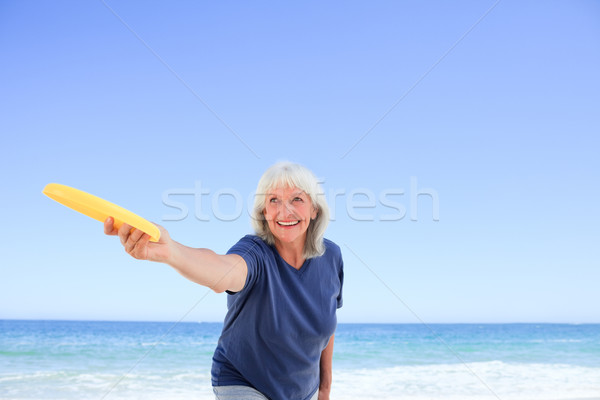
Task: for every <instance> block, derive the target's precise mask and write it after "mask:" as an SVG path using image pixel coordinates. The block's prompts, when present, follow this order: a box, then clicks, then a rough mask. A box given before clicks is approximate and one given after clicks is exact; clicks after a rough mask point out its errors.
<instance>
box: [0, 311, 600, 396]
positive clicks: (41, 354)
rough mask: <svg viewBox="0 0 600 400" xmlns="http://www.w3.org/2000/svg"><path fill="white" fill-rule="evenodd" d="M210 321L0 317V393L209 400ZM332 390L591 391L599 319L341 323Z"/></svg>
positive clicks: (597, 380) (213, 337) (599, 390)
mask: <svg viewBox="0 0 600 400" xmlns="http://www.w3.org/2000/svg"><path fill="white" fill-rule="evenodd" d="M221 326H222V325H221V324H218V323H179V324H174V323H164V322H162V323H155V322H84V321H0V399H98V400H100V399H149V400H153V399H199V400H203V399H213V396H212V390H211V387H210V365H211V357H212V353H213V351H214V348H215V346H216V344H217V340H218V337H219V333H220V330H221ZM334 354H335V355H334V387H333V390H332V396H331V397H332V399H335V400H353V399H410V400H425V399H449V400H454V399H457V400H458V399H466V400H488V399H490V400H498V399H501V400H537V399H539V400H562V399H600V325H588V324H585V325H562V324H489V325H488V324H483V325H478V324H456V325H451V324H433V325H428V326H425V325H419V324H340V325H339V326H338V329H337V332H336V341H335V353H334Z"/></svg>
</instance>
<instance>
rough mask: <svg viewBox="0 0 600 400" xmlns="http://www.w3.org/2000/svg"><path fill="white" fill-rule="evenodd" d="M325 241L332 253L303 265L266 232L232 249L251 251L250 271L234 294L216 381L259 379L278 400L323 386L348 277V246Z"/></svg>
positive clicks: (296, 398)
mask: <svg viewBox="0 0 600 400" xmlns="http://www.w3.org/2000/svg"><path fill="white" fill-rule="evenodd" d="M324 243H325V248H326V251H325V254H323V255H322V256H320V257H315V258H311V259H308V260H306V261H305V262H304V264H303V265H302V267H301V268H300V269H299V270H297V269H295V268H294V267H292V266H291V265H289V264H288V263H287V262H285V261H284V260H283V258H282V257H281V256H280V255H279V253H278V252H277V250H276V249H275V247H274V246H270V245H268V244H267V243H266V242H264V241H263V240H262V239H261V238H259V237H258V236H253V235H247V236H245V237H243V238H242V239H241V240H240V241H239V242H238V243H237V244H235V245H234V246H233V247H232V248H231V249H230V250H229V251H228V252H227V254H232V253H233V254H239V255H240V256H242V257H243V258H244V260H245V261H246V264H247V265H248V277H247V278H246V284H245V286H244V288H243V289H242V290H241V291H240V292H238V293H233V294H229V295H228V297H227V308H228V311H227V315H226V316H225V323H224V326H223V332H222V333H221V337H220V338H219V344H218V345H217V349H216V350H215V354H214V357H213V366H212V384H213V386H231V385H245V386H252V387H254V388H255V389H257V390H258V391H260V392H261V393H263V394H264V395H265V396H267V397H268V398H270V399H272V400H305V399H309V398H310V397H311V396H312V395H313V394H314V393H315V391H316V390H317V389H318V387H319V361H320V359H321V352H322V351H323V349H325V347H327V344H328V343H329V339H330V337H331V335H333V333H334V332H335V328H336V325H337V318H336V310H337V309H338V308H339V307H341V306H342V283H343V279H344V272H343V263H342V254H341V252H340V248H339V247H338V246H337V245H336V244H335V243H333V242H332V241H330V240H327V239H325V240H324Z"/></svg>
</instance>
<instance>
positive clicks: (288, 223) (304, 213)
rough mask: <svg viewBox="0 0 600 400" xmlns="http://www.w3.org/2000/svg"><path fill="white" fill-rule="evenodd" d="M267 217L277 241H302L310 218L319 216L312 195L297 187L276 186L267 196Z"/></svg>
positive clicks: (264, 212)
mask: <svg viewBox="0 0 600 400" xmlns="http://www.w3.org/2000/svg"><path fill="white" fill-rule="evenodd" d="M263 214H264V215H265V219H266V220H267V223H268V224H269V229H270V230H271V233H272V234H273V236H275V239H276V241H277V240H279V241H280V242H282V243H302V245H304V241H305V240H306V230H307V229H308V225H309V224H310V220H311V219H314V218H316V217H317V210H316V209H315V208H314V206H313V204H312V202H311V201H310V197H309V196H308V195H307V194H306V193H304V191H302V190H301V189H298V188H296V187H283V188H275V189H272V190H270V191H269V192H267V196H266V198H265V210H264V211H263Z"/></svg>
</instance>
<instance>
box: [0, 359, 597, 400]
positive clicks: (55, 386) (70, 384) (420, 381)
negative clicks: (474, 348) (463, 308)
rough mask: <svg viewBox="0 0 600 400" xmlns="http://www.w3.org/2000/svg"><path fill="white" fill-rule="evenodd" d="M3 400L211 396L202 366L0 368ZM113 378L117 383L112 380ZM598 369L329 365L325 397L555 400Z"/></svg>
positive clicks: (585, 383) (580, 389)
mask: <svg viewBox="0 0 600 400" xmlns="http://www.w3.org/2000/svg"><path fill="white" fill-rule="evenodd" d="M0 383H1V384H2V386H4V387H5V388H6V389H8V390H7V392H5V393H3V395H2V398H3V399H15V400H16V399H36V398H61V399H81V398H102V397H103V396H104V395H105V394H106V393H108V392H110V395H109V396H107V399H111V398H115V399H122V400H129V399H140V398H143V399H147V400H163V399H180V400H188V399H190V400H191V399H196V400H213V399H214V396H213V394H212V389H211V387H210V374H209V371H207V370H202V371H188V370H177V371H170V370H166V371H156V370H155V371H133V372H132V373H131V374H127V375H126V376H123V375H120V374H116V373H93V372H85V373H72V372H68V371H55V372H32V373H27V374H2V375H0ZM117 383H118V384H117ZM599 394H600V368H597V367H596V368H591V367H581V366H570V365H562V364H517V363H515V364H510V363H505V362H500V361H494V362H482V363H469V364H440V365H419V366H414V365H413V366H395V367H389V368H375V369H335V370H334V387H333V391H332V396H331V398H332V400H359V399H360V400H364V399H382V400H391V399H403V400H438V399H439V400H498V399H501V400H560V399H574V398H577V399H592V398H599V397H600V395H599Z"/></svg>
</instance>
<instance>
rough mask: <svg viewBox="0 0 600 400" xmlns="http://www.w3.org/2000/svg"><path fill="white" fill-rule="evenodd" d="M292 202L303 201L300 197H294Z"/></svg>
mask: <svg viewBox="0 0 600 400" xmlns="http://www.w3.org/2000/svg"><path fill="white" fill-rule="evenodd" d="M294 201H304V200H303V199H302V198H301V197H294Z"/></svg>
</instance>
